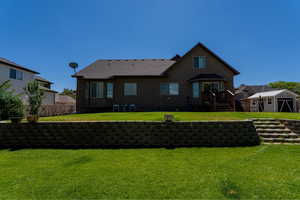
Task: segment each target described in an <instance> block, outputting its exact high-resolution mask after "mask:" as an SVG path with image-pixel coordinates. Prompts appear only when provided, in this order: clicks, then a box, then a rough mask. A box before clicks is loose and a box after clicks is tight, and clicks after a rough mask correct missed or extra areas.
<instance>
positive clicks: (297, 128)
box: [280, 119, 300, 134]
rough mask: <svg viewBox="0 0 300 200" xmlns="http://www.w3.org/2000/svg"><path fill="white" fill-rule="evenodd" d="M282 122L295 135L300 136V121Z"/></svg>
mask: <svg viewBox="0 0 300 200" xmlns="http://www.w3.org/2000/svg"><path fill="white" fill-rule="evenodd" d="M280 122H281V123H283V124H284V125H285V126H286V127H287V128H289V129H290V130H291V131H293V132H294V133H297V134H300V120H288V119H281V120H280Z"/></svg>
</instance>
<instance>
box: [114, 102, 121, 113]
mask: <svg viewBox="0 0 300 200" xmlns="http://www.w3.org/2000/svg"><path fill="white" fill-rule="evenodd" d="M119 111H120V105H119V104H114V105H113V112H119Z"/></svg>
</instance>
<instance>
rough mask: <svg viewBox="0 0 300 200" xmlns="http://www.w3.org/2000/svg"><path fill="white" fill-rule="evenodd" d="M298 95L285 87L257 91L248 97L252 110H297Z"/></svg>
mask: <svg viewBox="0 0 300 200" xmlns="http://www.w3.org/2000/svg"><path fill="white" fill-rule="evenodd" d="M297 97H298V95H297V94H295V93H294V92H291V91H289V90H286V89H285V90H273V91H268V92H260V93H256V94H254V95H252V96H250V97H248V99H249V103H250V111H251V112H297Z"/></svg>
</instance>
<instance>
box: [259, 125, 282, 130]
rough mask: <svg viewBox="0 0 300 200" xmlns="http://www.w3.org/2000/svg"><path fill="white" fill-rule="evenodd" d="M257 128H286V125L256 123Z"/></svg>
mask: <svg viewBox="0 0 300 200" xmlns="http://www.w3.org/2000/svg"><path fill="white" fill-rule="evenodd" d="M254 126H255V128H257V129H270V128H275V129H280V128H283V129H284V128H285V126H284V125H283V124H271V125H269V124H257V125H254Z"/></svg>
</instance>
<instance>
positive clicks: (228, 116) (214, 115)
mask: <svg viewBox="0 0 300 200" xmlns="http://www.w3.org/2000/svg"><path fill="white" fill-rule="evenodd" d="M164 114H173V115H174V116H175V119H176V120H178V121H191V120H245V119H250V118H276V119H278V118H279V119H298V120H300V113H255V112H251V113H250V112H248V113H247V112H131V113H122V112H120V113H95V114H94V113H93V114H72V115H64V116H54V117H43V118H41V121H99V120H151V121H160V120H163V116H164Z"/></svg>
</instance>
